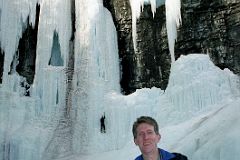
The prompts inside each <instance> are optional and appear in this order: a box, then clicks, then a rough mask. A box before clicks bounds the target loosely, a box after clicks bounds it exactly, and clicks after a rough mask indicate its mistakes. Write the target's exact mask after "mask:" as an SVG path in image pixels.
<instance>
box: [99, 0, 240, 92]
mask: <svg viewBox="0 0 240 160" xmlns="http://www.w3.org/2000/svg"><path fill="white" fill-rule="evenodd" d="M104 6H105V7H107V8H108V9H109V10H110V11H111V13H112V15H113V19H114V21H115V24H116V28H117V31H118V41H119V42H118V43H119V54H120V57H121V65H122V66H121V67H122V80H121V86H122V89H123V93H125V94H129V93H131V92H133V91H135V90H136V89H137V88H143V87H152V86H156V87H159V88H161V89H165V88H166V87H167V84H168V78H169V73H170V66H171V65H170V63H171V62H170V55H169V51H168V43H167V33H166V19H165V6H161V7H159V8H158V9H157V11H156V14H155V17H154V18H152V13H151V8H150V6H145V7H144V10H143V12H142V13H141V16H140V18H139V20H138V21H137V35H138V37H137V50H136V51H135V52H134V50H133V43H132V31H131V28H132V26H131V8H130V4H129V1H122V0H111V1H107V0H105V1H104ZM239 17H240V1H237V0H182V26H181V27H180V28H179V30H178V41H177V43H176V46H175V57H176V58H178V57H180V55H187V54H190V53H205V54H206V53H208V54H209V55H210V58H211V59H212V61H213V62H214V63H215V64H216V65H217V66H219V67H220V68H221V69H223V68H229V69H230V70H232V71H233V72H234V73H236V74H239V73H240V53H239V49H240V19H239Z"/></svg>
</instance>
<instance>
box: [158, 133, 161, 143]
mask: <svg viewBox="0 0 240 160" xmlns="http://www.w3.org/2000/svg"><path fill="white" fill-rule="evenodd" d="M160 140H161V134H158V142H159V141H160Z"/></svg>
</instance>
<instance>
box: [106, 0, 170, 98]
mask: <svg viewBox="0 0 240 160" xmlns="http://www.w3.org/2000/svg"><path fill="white" fill-rule="evenodd" d="M104 5H105V6H106V7H107V8H108V9H109V10H110V11H111V13H112V15H113V19H114V22H115V24H116V28H117V31H118V45H119V46H118V47H119V55H120V59H121V68H122V70H121V71H122V77H121V87H122V92H123V93H125V94H130V93H132V92H134V91H135V90H136V89H138V88H143V87H152V86H156V87H160V88H162V89H165V88H166V85H167V83H166V82H167V81H168V76H169V69H170V55H169V54H168V50H167V41H166V40H167V38H166V36H167V35H166V28H165V26H164V23H162V22H161V21H163V22H165V16H164V14H162V12H164V10H163V9H164V7H160V8H158V9H157V13H156V15H155V18H154V19H153V16H152V12H151V9H150V6H146V7H145V9H144V11H143V13H142V15H141V17H140V19H139V20H138V23H137V33H138V37H137V50H136V51H135V52H134V49H133V41H132V20H131V19H132V18H131V8H130V4H129V1H121V0H112V1H110V2H109V3H107V1H104ZM159 19H161V21H159ZM161 32H163V33H164V34H162V35H161ZM163 35H164V37H161V36H163ZM166 71H167V72H166Z"/></svg>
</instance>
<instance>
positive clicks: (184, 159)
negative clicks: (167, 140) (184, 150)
mask: <svg viewBox="0 0 240 160" xmlns="http://www.w3.org/2000/svg"><path fill="white" fill-rule="evenodd" d="M173 154H174V155H175V157H174V158H172V160H188V158H187V156H185V155H182V154H180V153H173Z"/></svg>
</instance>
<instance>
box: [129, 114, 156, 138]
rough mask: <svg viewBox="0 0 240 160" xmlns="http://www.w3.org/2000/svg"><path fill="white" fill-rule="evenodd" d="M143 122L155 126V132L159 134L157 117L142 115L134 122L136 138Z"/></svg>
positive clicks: (134, 135)
mask: <svg viewBox="0 0 240 160" xmlns="http://www.w3.org/2000/svg"><path fill="white" fill-rule="evenodd" d="M142 123H147V124H149V125H151V126H153V127H154V132H155V133H156V134H159V131H158V124H157V121H156V120H155V119H153V118H152V117H148V116H141V117H139V118H137V120H136V121H135V122H134V123H133V127H132V133H133V137H134V139H135V138H136V137H137V127H138V126H139V125H140V124H142Z"/></svg>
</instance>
